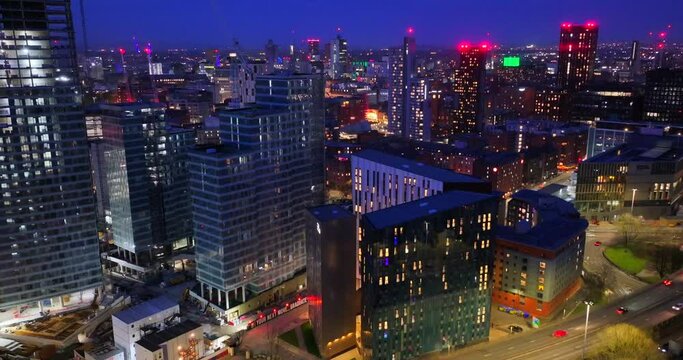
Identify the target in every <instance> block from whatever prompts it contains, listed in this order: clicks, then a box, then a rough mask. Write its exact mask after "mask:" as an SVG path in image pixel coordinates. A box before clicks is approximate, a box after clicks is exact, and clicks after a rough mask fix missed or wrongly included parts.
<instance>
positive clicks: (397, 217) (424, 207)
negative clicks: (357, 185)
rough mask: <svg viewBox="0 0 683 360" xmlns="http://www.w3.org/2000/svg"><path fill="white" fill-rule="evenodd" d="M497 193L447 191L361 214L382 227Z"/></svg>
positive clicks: (478, 200)
mask: <svg viewBox="0 0 683 360" xmlns="http://www.w3.org/2000/svg"><path fill="white" fill-rule="evenodd" d="M498 197H499V195H498V194H481V193H474V192H469V191H448V192H445V193H441V194H437V195H434V196H429V197H426V198H423V199H418V200H415V201H411V202H407V203H404V204H401V205H396V206H391V207H388V208H386V209H383V210H378V211H373V212H371V213H368V214H365V215H363V218H364V219H365V220H367V221H368V222H369V223H370V224H371V225H372V226H373V227H374V228H375V229H384V228H387V227H390V226H395V225H398V224H402V223H405V222H408V221H412V220H416V219H420V218H424V217H427V216H430V215H434V214H437V213H439V212H442V211H446V210H451V209H455V208H458V207H461V206H465V205H471V204H474V203H478V202H481V201H485V200H489V199H495V198H498Z"/></svg>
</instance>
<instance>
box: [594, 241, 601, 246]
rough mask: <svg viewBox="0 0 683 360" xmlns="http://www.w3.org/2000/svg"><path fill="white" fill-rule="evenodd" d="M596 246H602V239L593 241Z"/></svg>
mask: <svg viewBox="0 0 683 360" xmlns="http://www.w3.org/2000/svg"><path fill="white" fill-rule="evenodd" d="M593 245H594V246H600V245H602V241H596V242H594V243H593Z"/></svg>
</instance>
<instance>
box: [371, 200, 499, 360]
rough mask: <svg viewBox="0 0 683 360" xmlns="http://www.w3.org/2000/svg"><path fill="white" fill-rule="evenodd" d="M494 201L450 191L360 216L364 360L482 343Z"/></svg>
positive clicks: (485, 330) (486, 330) (486, 320)
mask: <svg viewBox="0 0 683 360" xmlns="http://www.w3.org/2000/svg"><path fill="white" fill-rule="evenodd" d="M498 201H499V196H498V195H497V194H482V193H473V192H466V191H449V192H444V193H440V194H436V195H433V196H430V197H426V198H424V199H419V200H415V201H412V202H407V203H404V204H401V205H396V206H392V207H389V208H386V209H382V210H377V211H374V212H371V213H368V214H365V215H363V216H362V219H361V227H360V230H361V239H360V245H359V246H360V250H361V282H362V298H361V347H362V354H363V358H364V359H387V360H389V359H399V360H400V359H413V358H416V357H419V356H421V355H423V354H426V353H429V352H433V351H442V350H449V349H452V348H455V347H460V346H464V345H468V344H472V343H476V342H479V341H484V340H486V339H487V338H488V335H489V328H490V314H491V306H490V305H491V302H490V299H491V288H490V281H491V279H490V277H491V274H492V272H493V250H492V249H493V241H494V239H493V232H494V227H495V224H496V213H497V208H498Z"/></svg>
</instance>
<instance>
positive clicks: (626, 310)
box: [617, 306, 628, 315]
mask: <svg viewBox="0 0 683 360" xmlns="http://www.w3.org/2000/svg"><path fill="white" fill-rule="evenodd" d="M627 312H628V309H626V308H625V307H623V306H620V307H618V308H617V314H619V315H624V314H626V313H627Z"/></svg>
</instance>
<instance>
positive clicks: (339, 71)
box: [330, 35, 350, 79]
mask: <svg viewBox="0 0 683 360" xmlns="http://www.w3.org/2000/svg"><path fill="white" fill-rule="evenodd" d="M349 60H350V59H349V43H348V42H347V41H346V39H344V38H342V36H341V35H337V37H336V38H334V40H332V43H331V45H330V70H331V74H330V75H331V76H330V77H331V78H333V79H339V78H342V77H343V76H344V75H345V74H346V73H347V72H348V68H349V63H350V61H349Z"/></svg>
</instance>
